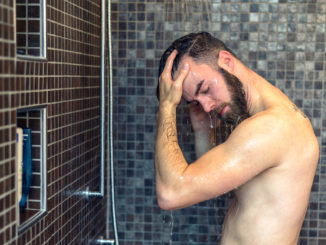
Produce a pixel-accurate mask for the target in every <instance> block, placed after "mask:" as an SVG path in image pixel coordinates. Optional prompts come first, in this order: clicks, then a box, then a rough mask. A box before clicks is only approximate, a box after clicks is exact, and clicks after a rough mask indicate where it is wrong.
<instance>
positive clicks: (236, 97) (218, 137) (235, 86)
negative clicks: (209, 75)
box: [210, 67, 250, 144]
mask: <svg viewBox="0 0 326 245" xmlns="http://www.w3.org/2000/svg"><path fill="white" fill-rule="evenodd" d="M218 71H219V72H220V73H221V74H222V76H223V78H224V80H225V82H226V84H227V88H228V90H229V92H230V94H231V103H223V104H221V105H220V106H219V107H218V108H216V109H215V110H213V111H212V112H211V113H210V114H211V116H213V117H218V118H219V119H220V120H221V123H220V126H219V128H220V130H215V133H214V135H215V136H214V137H213V140H214V142H215V143H216V144H218V143H222V142H224V141H225V140H226V139H227V138H228V137H229V135H230V134H231V133H232V131H233V130H234V129H235V128H236V127H237V126H238V125H239V124H240V123H241V122H242V121H243V120H245V119H247V118H248V117H249V116H250V115H249V112H248V108H247V101H246V95H245V91H244V89H243V85H242V83H241V82H240V80H239V79H238V78H237V77H236V76H234V75H232V74H230V73H229V72H228V71H226V70H224V69H223V68H221V67H218ZM225 106H228V110H227V111H226V112H225V113H224V114H223V115H221V114H220V112H221V110H222V109H223V108H224V107H225ZM218 131H219V132H218ZM218 141H219V142H218Z"/></svg>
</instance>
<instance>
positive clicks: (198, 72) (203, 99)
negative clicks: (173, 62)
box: [180, 57, 249, 125]
mask: <svg viewBox="0 0 326 245" xmlns="http://www.w3.org/2000/svg"><path fill="white" fill-rule="evenodd" d="M184 62H187V63H188V64H189V68H190V72H189V73H188V75H187V77H186V79H185V80H184V83H183V98H184V99H185V100H186V101H188V102H197V103H199V104H200V105H201V107H202V109H203V110H204V111H205V112H207V113H210V115H211V116H214V117H216V116H217V117H219V118H220V119H221V120H222V121H224V122H225V123H228V124H232V125H237V124H239V123H240V122H241V121H243V120H244V119H245V118H247V117H249V115H248V112H247V111H248V110H247V102H246V99H245V94H244V92H243V88H242V83H241V82H240V81H239V80H238V79H237V78H236V77H235V76H233V75H231V74H230V73H228V72H227V71H225V70H223V69H221V68H219V69H214V68H212V67H211V66H209V65H207V64H196V63H195V62H194V61H193V60H192V59H191V58H189V57H185V58H184V59H183V61H182V62H181V64H180V67H181V66H182V64H183V63H184Z"/></svg>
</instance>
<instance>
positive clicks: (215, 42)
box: [156, 32, 236, 100]
mask: <svg viewBox="0 0 326 245" xmlns="http://www.w3.org/2000/svg"><path fill="white" fill-rule="evenodd" d="M175 49H176V50H177V51H178V54H177V56H176V57H175V59H174V62H173V66H172V72H171V73H172V74H171V75H172V77H174V75H175V72H176V71H177V70H178V67H179V64H180V61H181V60H182V58H183V57H184V56H185V55H187V56H189V57H191V58H193V60H194V61H195V62H201V63H205V64H211V65H213V64H214V63H215V64H217V60H218V55H219V53H220V51H221V50H226V51H228V52H230V53H231V54H232V55H233V56H235V57H236V55H235V54H234V53H233V52H232V51H231V50H230V49H229V48H228V47H227V46H226V45H225V44H224V43H223V42H222V41H221V40H219V39H217V38H215V37H213V36H212V35H211V34H209V33H208V32H198V33H190V34H188V35H186V36H183V37H180V38H179V39H177V40H175V41H174V42H173V43H172V44H171V46H170V47H168V48H167V49H166V50H165V52H164V53H163V55H162V57H161V60H160V65H159V71H158V78H159V77H160V76H161V74H162V72H163V70H164V67H165V63H166V61H167V59H168V57H169V56H170V54H171V53H172V52H173V50H175ZM156 96H157V99H158V100H159V97H160V93H159V83H158V84H157V89H156Z"/></svg>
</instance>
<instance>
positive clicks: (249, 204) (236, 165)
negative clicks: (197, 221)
mask: <svg viewBox="0 0 326 245" xmlns="http://www.w3.org/2000/svg"><path fill="white" fill-rule="evenodd" d="M175 56H176V51H174V52H172V54H171V55H170V57H169V58H168V60H167V62H166V65H165V68H164V71H163V73H162V75H161V77H160V106H159V110H158V114H157V118H158V129H157V140H156V148H155V167H156V184H157V198H158V203H159V205H160V207H161V208H163V209H178V208H183V207H187V206H190V205H193V204H195V203H199V202H201V201H204V200H208V199H211V198H215V197H217V196H220V195H222V194H224V193H226V192H229V191H234V193H235V197H234V200H233V202H232V205H231V206H230V209H229V211H228V214H227V216H226V218H225V221H224V229H223V234H222V240H221V244H222V245H233V244H237V245H240V244H241V245H246V244H248V245H249V244H250V245H256V244H257V245H258V244H259V245H261V244H264V245H269V244H271V245H275V244H279V245H294V244H297V242H298V236H299V233H300V229H301V226H302V222H303V220H304V217H305V213H306V209H307V205H308V200H309V195H310V190H311V186H312V182H313V178H314V174H315V170H316V165H317V162H318V156H319V147H318V142H317V139H316V137H315V135H314V132H313V129H312V126H311V123H310V121H309V119H308V118H307V117H306V116H305V115H304V114H303V113H302V112H301V111H300V110H299V109H298V108H297V107H296V106H295V105H294V104H293V103H292V102H291V101H290V100H289V99H288V98H287V96H286V95H285V94H283V93H282V92H281V91H280V90H279V89H277V88H276V87H274V86H272V85H271V84H270V83H268V82H267V81H266V80H265V79H264V78H262V77H260V76H259V75H258V74H257V73H255V72H254V71H252V70H250V69H249V68H248V67H246V66H245V65H244V64H243V63H241V61H239V60H238V59H237V58H235V57H234V56H233V55H232V54H230V53H229V52H227V51H221V52H220V53H219V58H218V64H216V65H217V66H218V67H220V68H221V69H224V70H225V71H227V72H228V73H229V74H231V75H232V76H235V77H236V78H238V80H239V81H240V82H241V84H242V87H243V88H242V89H243V91H244V94H245V101H246V111H247V113H248V116H249V117H248V118H247V117H244V118H243V121H242V122H241V123H239V125H238V126H237V127H236V128H235V129H234V130H233V131H232V133H231V134H230V136H229V137H228V138H227V140H226V141H225V142H224V143H222V144H219V145H217V146H215V147H213V148H211V149H209V147H210V146H211V145H210V144H209V143H207V142H208V141H209V137H208V135H209V133H207V132H208V131H209V130H210V129H209V126H207V125H209V124H208V123H199V121H200V120H201V122H203V114H204V113H205V114H206V115H207V113H210V112H211V111H214V110H216V111H217V113H219V114H220V116H221V117H223V116H224V117H225V118H227V117H231V115H232V114H234V113H235V114H236V109H234V108H232V107H231V106H229V105H231V104H234V103H235V104H237V102H238V100H237V101H234V96H232V91H230V88H229V87H228V83H227V82H228V81H226V79H225V76H223V75H222V73H221V71H220V70H219V69H215V68H213V67H212V66H210V65H207V64H204V63H198V62H197V63H196V62H195V61H194V60H192V59H191V58H190V57H187V56H185V58H183V59H182V61H181V62H180V65H179V69H178V72H177V75H176V77H175V79H172V77H171V68H172V63H173V60H174V58H175ZM193 73H196V76H193V75H192V74H193ZM214 78H215V79H217V80H218V83H215V84H214V82H213V81H214ZM199 83H202V84H201V85H200V88H199V89H198V87H199ZM181 96H182V97H183V98H184V99H185V100H187V101H189V102H193V101H195V102H196V103H198V104H200V106H201V108H202V110H201V111H198V110H197V112H196V113H197V114H196V115H195V114H193V115H190V116H191V117H192V123H193V127H194V128H196V130H195V129H194V131H195V134H197V136H196V148H198V149H196V151H197V152H198V155H201V157H200V158H198V159H197V160H196V161H195V162H193V163H192V164H188V163H187V162H186V160H185V159H184V157H183V154H182V152H181V149H180V147H179V145H178V141H177V132H176V126H175V124H176V123H175V118H176V107H177V105H178V104H179V103H180V100H181ZM221 105H228V106H224V107H221ZM206 118H208V117H206ZM196 120H197V121H196ZM201 125H206V126H203V127H201ZM205 127H206V128H205ZM197 145H198V146H197Z"/></svg>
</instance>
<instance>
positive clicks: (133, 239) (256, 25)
mask: <svg viewBox="0 0 326 245" xmlns="http://www.w3.org/2000/svg"><path fill="white" fill-rule="evenodd" d="M112 28H113V33H112V34H113V51H114V53H113V61H114V64H113V68H114V102H115V107H114V122H115V124H114V131H115V135H114V139H115V141H114V142H115V144H114V147H115V150H114V155H115V166H116V168H115V171H116V172H115V174H116V184H117V190H116V191H117V198H116V205H117V220H118V230H119V235H120V244H128V245H132V244H145V245H146V244H171V243H170V242H172V244H174V245H189V244H198V245H199V244H201V245H202V244H208V245H209V244H212V245H213V244H215V245H216V244H218V241H219V239H220V234H221V228H222V227H221V224H222V222H223V218H224V215H225V212H226V209H227V206H228V204H229V200H230V196H228V195H227V196H224V197H221V198H218V199H216V200H210V201H207V202H205V203H201V204H198V205H195V206H193V207H190V208H186V209H182V210H179V211H174V212H167V211H162V210H160V209H159V207H158V206H157V202H156V196H155V179H154V143H155V130H156V118H155V114H156V111H157V106H158V103H157V100H156V95H155V93H156V83H157V70H158V61H159V58H160V56H161V54H162V52H163V51H164V50H165V48H166V47H167V46H168V45H169V44H170V43H171V42H172V41H173V40H174V39H176V38H178V37H180V36H182V35H184V34H186V33H188V32H192V31H194V32H196V31H203V30H204V31H210V32H212V33H213V34H214V35H215V36H216V37H219V38H220V39H222V40H224V41H225V42H226V43H227V44H228V46H229V47H230V48H231V49H233V51H234V52H235V53H236V54H237V55H238V56H239V57H240V58H241V60H242V61H243V62H244V63H246V64H247V65H248V66H249V67H250V68H252V69H254V70H255V71H257V72H258V73H259V74H261V75H262V76H264V77H266V78H267V80H269V81H270V82H271V83H272V84H275V85H276V86H277V87H279V88H280V89H282V90H283V91H284V92H285V93H286V94H287V95H288V96H289V97H290V98H291V99H292V100H294V101H295V103H296V104H297V105H298V106H299V107H300V108H302V109H303V110H304V112H305V113H306V114H307V115H309V117H310V119H311V121H312V124H313V127H314V129H315V132H316V135H317V136H318V139H319V142H320V147H321V150H320V154H321V155H320V162H319V166H318V169H317V172H316V177H315V181H314V185H313V189H312V193H311V198H310V204H309V209H308V212H307V215H306V219H305V221H304V224H303V228H302V231H301V235H300V245H306V244H309V245H313V244H314V245H317V244H326V178H325V177H326V176H325V175H326V131H325V129H326V110H325V106H326V100H325V99H326V90H325V87H326V82H325V77H326V74H325V69H326V62H325V41H326V37H325V32H326V2H325V1H324V0H207V1H195V0H182V1H181V0H180V1H169V0H142V1H133V0H124V1H118V0H113V4H112ZM179 112H180V113H179V117H178V119H179V127H180V125H183V126H185V129H184V128H183V131H181V132H180V138H181V144H182V147H183V149H184V151H185V153H186V156H187V158H188V159H190V160H191V159H192V158H193V144H192V142H193V138H192V134H191V128H190V125H189V122H188V120H189V119H188V118H187V113H186V109H185V108H184V107H183V108H181V109H180V111H179ZM187 122H188V123H187Z"/></svg>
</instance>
